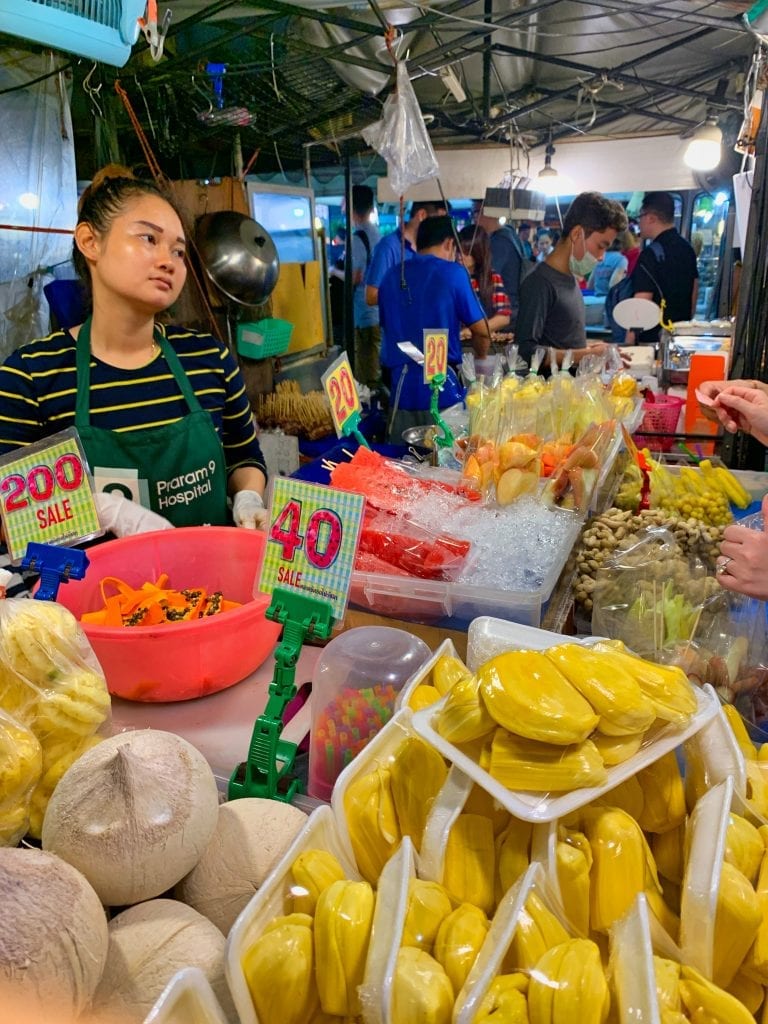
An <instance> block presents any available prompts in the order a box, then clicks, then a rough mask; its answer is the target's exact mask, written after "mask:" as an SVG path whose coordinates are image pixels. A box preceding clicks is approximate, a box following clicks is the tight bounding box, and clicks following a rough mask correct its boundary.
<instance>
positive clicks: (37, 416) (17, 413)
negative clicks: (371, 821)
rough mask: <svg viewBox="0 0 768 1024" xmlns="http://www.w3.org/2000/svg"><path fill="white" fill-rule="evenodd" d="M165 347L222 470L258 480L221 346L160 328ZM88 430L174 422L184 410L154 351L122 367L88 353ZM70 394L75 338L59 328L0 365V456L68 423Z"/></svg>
mask: <svg viewBox="0 0 768 1024" xmlns="http://www.w3.org/2000/svg"><path fill="white" fill-rule="evenodd" d="M160 330H161V331H162V332H163V333H164V334H165V337H166V338H167V339H168V341H169V342H170V343H171V344H172V345H173V348H174V351H175V352H176V355H177V356H178V357H179V360H180V361H181V365H182V367H183V368H184V371H185V373H186V374H187V377H188V378H189V380H190V382H191V384H192V387H193V389H194V392H195V394H196V395H197V399H198V401H199V402H200V405H201V406H202V407H203V409H205V410H206V411H207V412H208V413H209V414H210V416H211V419H212V420H213V424H214V426H215V428H216V431H217V433H218V435H219V437H220V438H221V443H222V445H223V447H224V458H225V461H226V465H227V472H228V473H231V472H232V471H233V470H234V469H237V468H239V467H240V466H256V467H257V468H258V469H260V470H261V471H262V472H263V473H264V475H265V476H266V474H267V470H266V465H265V462H264V457H263V455H262V453H261V448H260V447H259V442H258V440H257V437H256V425H255V423H254V419H253V413H252V411H251V407H250V403H249V401H248V396H247V395H246V392H245V385H244V384H243V378H242V374H241V373H240V369H239V367H238V365H237V363H236V362H235V359H234V357H233V355H232V353H231V352H230V351H229V349H228V348H227V347H226V346H225V345H223V344H222V343H221V342H220V341H217V340H216V339H215V338H214V337H213V336H212V335H210V334H203V333H201V332H199V331H193V330H190V329H188V328H186V327H173V326H167V327H163V326H161V327H160ZM90 366H91V389H90V394H91V425H92V426H94V427H101V428H102V429H104V430H114V431H118V432H119V431H127V430H146V429H149V428H151V427H159V426H165V425H166V424H169V423H175V422H177V421H178V420H180V419H182V418H183V417H184V416H185V415H186V413H187V412H188V406H187V403H186V401H185V400H184V397H183V396H182V394H181V392H180V391H179V386H178V384H177V383H176V381H175V380H174V377H173V374H172V373H171V371H170V368H169V367H168V365H167V363H166V361H165V359H164V358H163V356H162V354H161V353H160V354H158V355H157V356H155V358H154V359H152V360H151V361H150V362H149V363H147V365H146V366H140V367H138V368H137V369H135V370H122V369H119V368H118V367H115V366H109V365H108V364H107V363H103V362H101V360H99V359H96V358H95V357H94V356H91V362H90ZM76 397H77V369H76V364H75V341H74V339H73V338H72V336H71V335H70V334H69V333H68V332H66V331H56V332H55V333H54V334H51V335H49V336H48V337H46V338H38V339H36V340H35V341H31V342H29V344H27V345H22V346H21V348H19V349H17V350H16V351H15V352H12V353H11V355H10V356H9V357H8V358H7V359H6V361H5V363H4V364H3V365H2V366H0V454H2V455H4V454H5V453H6V452H9V451H11V450H12V449H14V448H18V447H19V446H20V445H26V444H31V443H32V442H33V441H39V440H40V439H41V438H43V437H47V436H48V435H49V434H55V433H56V432H57V431H59V430H64V429H65V428H66V427H70V426H73V424H74V422H75V401H76Z"/></svg>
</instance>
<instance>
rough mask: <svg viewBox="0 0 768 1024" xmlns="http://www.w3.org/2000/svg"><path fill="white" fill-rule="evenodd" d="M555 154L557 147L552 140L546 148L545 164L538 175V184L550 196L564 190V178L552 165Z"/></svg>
mask: <svg viewBox="0 0 768 1024" xmlns="http://www.w3.org/2000/svg"><path fill="white" fill-rule="evenodd" d="M554 155H555V147H554V146H553V145H552V142H551V141H550V143H549V145H548V146H547V148H546V149H545V150H544V166H543V167H542V169H541V170H540V171H539V173H538V174H537V175H536V184H537V185H538V187H539V188H540V189H541V191H542V192H543V193H544V194H545V195H548V196H554V195H557V193H558V192H561V191H562V184H563V183H562V179H561V178H560V175H559V174H558V173H557V171H556V170H555V168H554V167H553V166H552V157H553V156H554Z"/></svg>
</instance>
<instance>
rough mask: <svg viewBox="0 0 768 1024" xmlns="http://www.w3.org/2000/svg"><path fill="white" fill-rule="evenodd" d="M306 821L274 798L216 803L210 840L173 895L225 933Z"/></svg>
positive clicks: (253, 798)
mask: <svg viewBox="0 0 768 1024" xmlns="http://www.w3.org/2000/svg"><path fill="white" fill-rule="evenodd" d="M306 820H307V816H306V814H305V813H304V812H303V811H300V810H299V809H298V807H292V806H291V805H290V804H286V803H282V802H281V801H280V800H262V799H260V798H259V797H251V798H247V797H246V798H243V799H242V800H232V801H231V802H230V803H227V804H222V805H221V807H219V820H218V823H217V825H216V831H215V832H214V833H213V837H212V839H211V841H210V842H209V843H208V846H207V847H206V848H205V852H204V853H203V855H202V857H201V858H200V860H199V861H198V862H197V864H196V865H195V867H193V868H192V870H191V871H190V873H189V874H188V875H187V877H186V878H183V879H182V880H181V882H179V884H178V886H177V887H176V895H177V896H178V897H179V899H181V900H184V902H185V903H188V904H189V905H190V906H191V907H194V908H195V910H199V911H200V913H201V914H203V915H204V916H205V917H207V918H208V920H209V921H213V923H214V924H215V925H216V927H217V928H219V929H220V930H221V931H222V932H223V933H224V934H225V935H226V934H228V932H229V929H230V928H231V927H232V925H233V924H234V923H235V918H236V917H237V915H238V914H239V913H240V911H241V910H242V909H243V907H245V905H246V904H247V903H248V901H249V900H250V898H251V897H252V896H253V894H254V893H255V892H256V891H257V890H258V889H259V888H260V887H261V884H262V882H263V881H264V879H265V878H266V877H267V875H268V874H269V872H270V871H271V870H272V868H273V867H274V865H275V864H276V863H277V861H278V860H280V858H281V857H282V856H283V854H284V853H285V851H286V850H287V849H288V847H289V846H290V845H291V843H292V842H293V840H294V839H295V838H296V835H297V834H298V833H299V832H300V831H301V829H302V827H303V826H304V823H305V822H306Z"/></svg>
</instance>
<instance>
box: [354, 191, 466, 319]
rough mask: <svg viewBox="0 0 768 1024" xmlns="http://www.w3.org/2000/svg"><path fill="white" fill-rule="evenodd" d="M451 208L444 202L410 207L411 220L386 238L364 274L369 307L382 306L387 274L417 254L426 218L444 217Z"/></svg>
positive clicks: (378, 246) (376, 249)
mask: <svg viewBox="0 0 768 1024" xmlns="http://www.w3.org/2000/svg"><path fill="white" fill-rule="evenodd" d="M446 213H448V209H447V208H446V206H445V203H444V202H443V201H442V199H438V200H435V201H433V202H432V201H428V202H416V203H412V204H411V212H410V214H409V215H408V220H407V221H406V222H405V224H404V225H403V227H402V228H397V229H396V230H395V231H393V232H392V233H391V234H389V235H385V236H384V238H382V239H381V241H380V242H379V244H378V245H377V246H376V248H375V249H374V250H373V256H372V257H371V262H370V264H369V265H368V270H367V272H366V275H365V301H366V302H367V303H368V305H369V306H378V304H379V285H380V284H381V282H382V281H383V280H384V275H385V274H386V273H387V271H388V270H391V268H392V267H395V266H398V264H399V263H400V262H401V259H402V260H409V259H410V258H411V256H413V254H414V252H415V251H416V233H417V232H418V230H419V224H421V222H422V221H424V220H426V219H427V217H444V216H445V215H446Z"/></svg>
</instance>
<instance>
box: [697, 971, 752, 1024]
mask: <svg viewBox="0 0 768 1024" xmlns="http://www.w3.org/2000/svg"><path fill="white" fill-rule="evenodd" d="M680 997H681V999H682V1001H683V1006H684V1007H685V1009H686V1012H687V1014H688V1017H689V1019H690V1020H691V1024H755V1018H754V1017H753V1016H752V1014H751V1013H750V1012H749V1010H748V1009H747V1008H746V1006H744V1005H743V1003H740V1002H739V1000H738V999H736V998H735V997H734V996H732V995H729V994H728V993H727V992H725V991H723V989H722V988H720V987H718V986H717V985H713V984H712V982H710V981H707V979H706V978H704V977H703V976H702V975H701V974H699V972H698V971H695V970H694V969H693V968H692V967H682V968H681V970H680Z"/></svg>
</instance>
